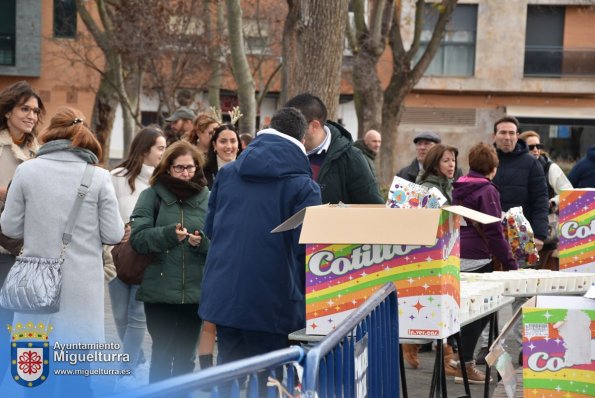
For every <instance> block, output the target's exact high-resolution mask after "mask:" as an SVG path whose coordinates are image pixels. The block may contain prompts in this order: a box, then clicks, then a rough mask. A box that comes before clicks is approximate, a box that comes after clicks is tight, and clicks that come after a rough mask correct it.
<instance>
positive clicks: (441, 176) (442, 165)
mask: <svg viewBox="0 0 595 398" xmlns="http://www.w3.org/2000/svg"><path fill="white" fill-rule="evenodd" d="M458 155H459V151H458V149H457V148H455V147H452V146H448V145H443V144H436V145H434V146H433V147H432V148H431V149H430V150H429V151H428V153H427V154H426V157H425V158H424V163H423V166H424V169H423V170H422V171H421V172H420V174H419V176H418V177H417V180H416V181H415V182H416V183H418V184H421V185H423V186H425V187H428V188H437V189H438V190H439V191H440V193H441V194H442V195H443V196H444V197H445V198H446V201H447V202H446V204H450V203H451V202H452V183H453V179H454V176H455V172H456V170H457V156H458Z"/></svg>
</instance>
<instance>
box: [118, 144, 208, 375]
mask: <svg viewBox="0 0 595 398" xmlns="http://www.w3.org/2000/svg"><path fill="white" fill-rule="evenodd" d="M202 162H203V160H202V156H201V154H200V153H199V152H198V150H197V148H196V147H195V146H194V145H191V144H190V143H188V142H185V141H178V142H176V143H174V144H172V145H171V146H169V147H168V148H167V149H166V151H165V153H164V154H163V157H162V158H161V162H159V165H158V166H157V167H156V168H155V171H154V172H153V175H152V176H151V179H150V180H149V184H150V187H149V188H147V189H146V190H144V191H143V192H142V193H141V194H140V197H139V199H138V201H137V203H136V207H135V208H134V211H133V212H132V216H131V217H130V223H131V226H132V233H131V236H130V243H131V245H132V247H133V248H134V249H135V250H136V251H137V252H139V253H143V254H149V253H154V254H155V259H154V260H153V262H152V263H151V264H150V265H149V266H148V267H147V269H146V270H145V273H144V277H143V281H142V283H141V285H140V288H139V290H138V294H137V299H138V300H140V301H143V302H144V303H145V316H146V320H147V330H148V331H149V334H150V335H151V339H152V340H153V346H152V352H151V367H150V371H149V381H150V382H151V383H153V382H156V381H159V380H163V379H167V378H170V377H172V376H178V375H181V374H184V373H190V372H192V371H193V370H194V358H195V352H196V345H197V342H198V335H199V332H200V326H201V320H200V318H199V317H198V298H199V297H200V289H201V283H202V275H203V270H204V265H205V260H206V256H207V250H208V248H209V240H208V239H207V238H205V237H204V234H203V232H202V229H203V227H204V223H205V218H206V213H207V201H208V198H209V190H208V189H207V188H206V180H205V177H204V174H203V172H202ZM156 202H157V203H158V206H155V203H156ZM155 208H157V211H155Z"/></svg>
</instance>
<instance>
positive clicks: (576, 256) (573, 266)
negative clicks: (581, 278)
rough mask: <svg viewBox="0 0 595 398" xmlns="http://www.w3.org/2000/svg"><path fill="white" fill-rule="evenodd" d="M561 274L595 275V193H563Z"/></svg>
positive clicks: (582, 191) (560, 225)
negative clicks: (593, 273)
mask: <svg viewBox="0 0 595 398" xmlns="http://www.w3.org/2000/svg"><path fill="white" fill-rule="evenodd" d="M558 228H559V229H558V232H559V234H560V235H559V236H560V241H559V243H558V250H559V252H560V271H570V272H595V243H594V241H595V189H572V190H567V191H562V192H561V193H560V219H559V226H558Z"/></svg>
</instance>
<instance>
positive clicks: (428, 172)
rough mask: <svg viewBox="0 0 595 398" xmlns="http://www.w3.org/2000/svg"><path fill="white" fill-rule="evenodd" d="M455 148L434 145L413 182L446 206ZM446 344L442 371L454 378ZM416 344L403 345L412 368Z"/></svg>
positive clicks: (453, 169) (449, 353)
mask: <svg viewBox="0 0 595 398" xmlns="http://www.w3.org/2000/svg"><path fill="white" fill-rule="evenodd" d="M458 155H459V151H458V150H457V148H455V147H452V146H447V145H442V144H436V145H434V146H433V147H432V148H431V149H430V150H429V151H428V153H427V154H426V157H425V158H424V163H423V167H424V168H423V170H422V171H420V173H419V175H418V176H417V180H415V182H416V183H417V184H420V185H423V186H424V187H428V188H437V189H438V190H439V191H440V193H441V194H442V195H443V196H444V197H445V198H446V203H445V204H446V205H449V204H451V202H452V183H453V180H454V176H455V172H456V170H457V156H458ZM450 343H451V342H450V341H449V344H446V345H445V347H444V370H445V372H446V375H447V376H454V375H455V374H456V372H457V367H456V364H455V363H454V362H453V358H455V357H454V352H453V349H452V346H451V345H450ZM419 348H420V346H419V345H418V344H403V356H404V358H405V360H406V361H407V362H408V363H409V364H410V365H411V366H412V367H413V368H417V367H418V366H419V360H418V358H417V353H418V351H419Z"/></svg>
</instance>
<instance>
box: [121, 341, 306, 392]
mask: <svg viewBox="0 0 595 398" xmlns="http://www.w3.org/2000/svg"><path fill="white" fill-rule="evenodd" d="M304 355H305V352H304V350H303V349H302V348H301V347H297V346H292V347H289V348H285V349H282V350H277V351H274V352H271V353H268V354H264V355H258V356H255V357H251V358H247V359H243V360H240V361H235V362H230V363H228V364H224V365H220V366H216V367H213V368H209V369H206V370H203V371H200V372H196V373H189V374H187V375H183V376H178V377H175V378H171V379H168V380H164V381H161V382H158V383H154V384H150V385H148V386H145V387H142V388H139V389H136V390H131V391H128V392H123V393H121V394H119V395H116V396H114V397H119V398H141V397H142V398H159V397H163V398H171V397H187V396H199V397H211V398H217V397H220V396H221V397H223V396H224V397H225V398H227V397H231V398H236V397H240V390H243V389H244V388H245V390H246V391H245V393H244V392H242V395H241V396H242V397H246V398H256V397H267V398H277V397H278V396H279V390H278V389H277V388H276V387H269V388H266V387H265V388H266V390H267V391H266V392H265V391H263V389H264V388H262V387H261V388H260V391H259V385H261V386H263V385H265V383H266V381H267V378H268V377H269V376H270V377H272V378H273V379H277V380H283V383H282V385H283V386H284V388H285V389H286V390H287V391H288V392H289V393H290V394H292V395H293V394H294V389H295V387H296V386H297V385H298V380H297V375H296V364H298V363H300V362H301V361H302V360H303V358H304ZM281 372H282V373H283V375H279V374H277V373H281ZM222 387H223V388H225V389H229V390H230V391H229V392H225V394H221V389H222ZM197 392H198V395H189V394H191V393H197Z"/></svg>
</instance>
